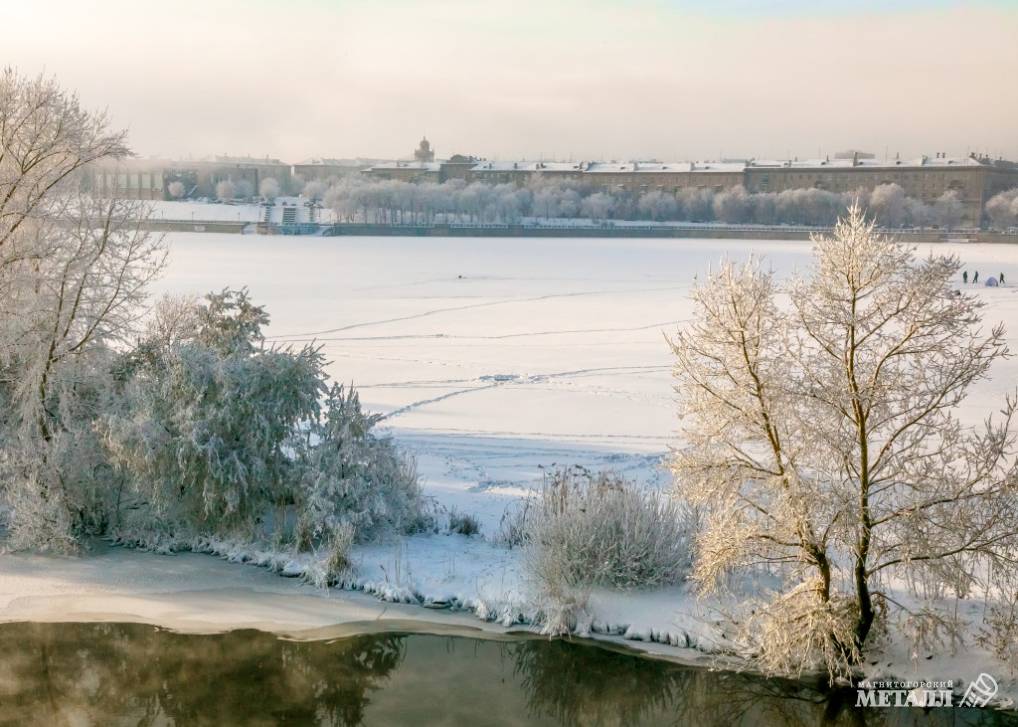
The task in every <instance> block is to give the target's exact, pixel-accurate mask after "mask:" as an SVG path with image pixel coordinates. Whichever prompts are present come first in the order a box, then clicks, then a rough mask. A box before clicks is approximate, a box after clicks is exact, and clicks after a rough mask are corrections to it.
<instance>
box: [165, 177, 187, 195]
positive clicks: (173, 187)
mask: <svg viewBox="0 0 1018 727" xmlns="http://www.w3.org/2000/svg"><path fill="white" fill-rule="evenodd" d="M166 191H167V192H168V193H169V195H170V197H171V198H172V199H180V198H181V197H183V196H184V192H185V191H186V190H185V188H184V183H183V182H181V181H180V180H176V181H173V182H170V183H169V184H168V185H166Z"/></svg>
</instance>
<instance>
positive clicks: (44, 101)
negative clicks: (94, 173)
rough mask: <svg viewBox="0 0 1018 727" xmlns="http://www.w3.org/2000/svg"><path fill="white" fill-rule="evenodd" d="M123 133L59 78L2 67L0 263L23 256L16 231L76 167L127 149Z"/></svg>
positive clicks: (37, 213)
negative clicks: (65, 87) (30, 75)
mask: <svg viewBox="0 0 1018 727" xmlns="http://www.w3.org/2000/svg"><path fill="white" fill-rule="evenodd" d="M124 139H125V135H124V133H123V132H120V131H114V130H111V129H110V128H109V124H108V121H107V118H106V115H105V114H103V113H97V112H92V111H88V110H86V109H83V108H82V107H81V105H80V103H79V102H78V97H77V96H76V95H75V94H72V93H69V92H67V91H65V90H63V89H61V88H60V86H59V85H57V83H56V82H55V81H54V80H52V79H49V78H45V77H43V76H37V77H35V78H28V77H25V76H22V75H20V74H18V73H17V72H16V71H15V70H13V69H12V68H5V69H4V70H3V72H2V73H0V264H3V262H2V261H4V260H10V259H16V258H20V257H22V256H23V254H24V253H22V252H20V251H18V250H12V249H11V248H13V247H17V245H16V244H15V241H14V240H12V237H13V236H14V234H15V233H16V232H17V231H18V230H19V228H20V227H21V226H22V225H23V224H25V221H26V220H28V219H29V218H33V217H35V218H38V217H41V216H43V215H45V213H46V211H47V206H48V204H49V203H51V202H54V200H55V199H56V193H57V192H59V191H60V190H61V188H62V187H64V186H66V182H67V181H68V180H69V179H70V178H71V177H72V176H73V175H74V173H75V172H77V171H78V170H79V169H81V168H82V167H84V166H85V165H86V164H89V163H91V162H95V161H98V160H101V159H112V158H119V157H122V156H124V155H126V154H127V147H126V145H125V143H124Z"/></svg>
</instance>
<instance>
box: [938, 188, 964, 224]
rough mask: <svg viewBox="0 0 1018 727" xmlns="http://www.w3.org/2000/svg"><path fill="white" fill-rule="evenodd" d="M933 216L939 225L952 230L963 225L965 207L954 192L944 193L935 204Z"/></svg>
mask: <svg viewBox="0 0 1018 727" xmlns="http://www.w3.org/2000/svg"><path fill="white" fill-rule="evenodd" d="M933 216H934V218H935V219H936V221H937V224H938V225H940V226H941V227H943V228H944V229H947V230H951V229H954V228H955V227H957V226H958V225H960V224H961V221H962V220H963V219H964V218H965V206H964V205H963V204H962V202H961V200H960V199H958V193H957V192H954V191H947V192H944V193H943V194H942V195H940V197H938V198H937V201H936V202H934V203H933Z"/></svg>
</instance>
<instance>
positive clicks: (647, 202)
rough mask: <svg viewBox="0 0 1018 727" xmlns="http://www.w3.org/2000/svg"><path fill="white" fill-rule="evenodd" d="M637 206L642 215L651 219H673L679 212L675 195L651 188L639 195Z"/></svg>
mask: <svg viewBox="0 0 1018 727" xmlns="http://www.w3.org/2000/svg"><path fill="white" fill-rule="evenodd" d="M637 208H638V209H639V210H640V213H641V214H642V215H643V216H644V217H646V218H648V219H651V220H655V221H663V220H674V219H675V217H676V215H678V212H679V203H678V202H677V201H676V200H675V195H673V194H668V193H667V192H662V191H661V190H653V191H651V192H646V193H644V194H643V195H641V196H640V201H639V202H638V203H637Z"/></svg>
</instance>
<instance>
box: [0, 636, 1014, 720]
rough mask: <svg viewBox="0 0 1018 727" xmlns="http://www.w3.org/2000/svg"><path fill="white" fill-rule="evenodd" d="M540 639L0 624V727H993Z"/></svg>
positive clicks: (974, 714) (982, 716) (992, 715)
mask: <svg viewBox="0 0 1018 727" xmlns="http://www.w3.org/2000/svg"><path fill="white" fill-rule="evenodd" d="M852 701H853V699H852V697H850V696H846V695H840V696H839V695H834V696H831V695H825V694H821V693H820V692H818V691H815V690H811V689H808V688H806V687H803V686H801V685H793V684H789V683H786V682H781V681H776V680H765V679H760V678H757V677H752V676H748V675H739V674H731V673H725V672H709V671H704V670H701V669H689V668H685V667H680V666H677V665H674V664H669V663H665V662H660V661H653V660H650V659H646V658H641V657H637V656H633V655H631V654H626V653H619V652H615V651H609V650H606V649H602V648H597V647H593V646H590V645H589V644H581V643H575V642H573V643H571V642H565V641H548V640H545V639H525V640H513V641H486V640H478V639H470V638H465V637H459V636H456V637H451V636H428V635H413V634H411V635H407V634H393V633H380V634H367V635H360V636H350V637H344V638H341V639H335V640H331V641H287V640H283V639H280V638H277V637H275V636H273V635H271V634H267V633H263V632H259V631H234V632H231V633H228V634H219V635H213V636H188V635H183V634H176V633H172V632H168V631H164V630H161V629H157V628H153V627H149V626H141V625H133V624H126V625H125V624H7V625H3V626H0V725H8V724H10V725H15V724H17V725H20V724H45V725H64V724H66V725H234V724H237V725H240V724H243V725H275V724H293V725H304V724H313V725H319V724H321V725H360V724H365V725H400V724H412V725H429V724H442V725H613V726H614V725H619V726H621V725H637V724H646V725H670V724H675V725H687V724H692V725H718V726H723V727H735V726H736V725H746V726H747V727H749V726H750V725H770V724H774V725H794V726H796V727H798V726H799V725H847V726H848V725H851V726H854V725H879V726H883V725H888V726H890V725H920V724H923V725H925V724H935V725H979V726H980V727H982V726H983V725H1005V724H1015V723H1016V722H1018V720H1016V719H1015V717H1014V716H1013V715H1009V714H1004V713H1001V712H992V711H979V710H969V711H962V710H950V709H940V710H936V709H935V710H929V711H923V710H907V709H884V710H867V711H860V710H855V709H853V708H852V707H851V704H852Z"/></svg>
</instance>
